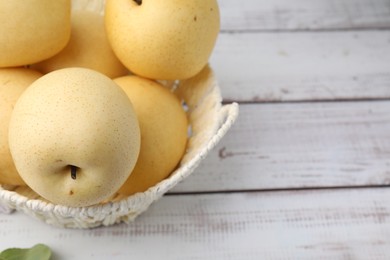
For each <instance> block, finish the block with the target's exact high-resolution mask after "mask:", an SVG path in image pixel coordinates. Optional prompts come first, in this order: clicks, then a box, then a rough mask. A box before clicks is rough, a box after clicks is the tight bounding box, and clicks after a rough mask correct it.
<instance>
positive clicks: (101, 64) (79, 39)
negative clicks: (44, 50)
mask: <svg viewBox="0 0 390 260" xmlns="http://www.w3.org/2000/svg"><path fill="white" fill-rule="evenodd" d="M69 67H84V68H89V69H93V70H96V71H99V72H101V73H103V74H105V75H106V76H108V77H110V78H115V77H119V76H123V75H126V74H128V70H127V69H126V68H125V66H123V65H122V63H121V62H120V61H119V60H118V58H117V57H116V56H115V54H114V52H113V51H112V49H111V46H110V44H109V43H108V40H107V36H106V34H105V29H104V17H103V16H102V15H100V14H98V13H95V12H90V11H84V10H73V11H72V35H71V37H70V40H69V42H68V44H67V45H66V47H65V48H64V49H63V50H62V51H61V52H60V53H58V54H57V55H55V56H54V57H52V58H50V59H48V60H45V61H43V62H40V63H38V64H34V65H33V66H32V68H35V69H37V70H39V71H41V72H43V73H48V72H51V71H54V70H58V69H62V68H69Z"/></svg>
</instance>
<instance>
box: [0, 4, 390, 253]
mask: <svg viewBox="0 0 390 260" xmlns="http://www.w3.org/2000/svg"><path fill="white" fill-rule="evenodd" d="M219 3H220V8H221V15H222V30H221V34H220V37H219V40H218V43H217V46H216V49H215V51H214V54H213V56H212V58H211V65H212V67H213V68H214V69H215V71H216V74H217V77H218V79H219V82H220V85H221V89H222V93H223V97H224V100H225V102H228V103H229V102H232V101H237V102H239V103H240V116H239V118H238V120H237V122H236V124H235V126H234V127H233V128H232V129H231V131H230V132H229V133H228V134H227V136H226V137H225V138H224V139H223V141H222V142H221V143H220V144H219V145H218V146H217V147H216V148H215V149H214V151H213V152H212V153H211V154H210V155H209V156H208V158H207V159H206V160H205V161H204V162H203V164H202V165H201V166H200V167H199V168H198V169H197V170H196V171H195V172H194V173H193V174H192V175H191V176H190V177H189V178H188V179H186V180H185V181H184V182H182V183H181V184H180V185H178V186H177V187H176V188H175V189H174V190H172V192H171V193H170V194H168V195H166V196H164V197H163V198H162V199H161V200H159V201H158V202H157V203H155V204H153V205H152V207H151V208H150V209H149V210H148V211H147V212H146V213H144V214H142V215H141V216H140V217H139V218H138V219H137V220H136V221H135V222H134V223H132V224H129V225H125V224H121V225H116V226H112V227H104V228H97V229H92V230H66V229H60V228H54V227H51V226H48V225H46V224H44V223H41V222H39V221H38V220H35V219H32V218H30V217H28V216H25V215H24V214H22V213H13V214H10V215H7V214H1V215H0V251H1V250H2V249H5V248H7V247H14V246H16V247H31V246H32V245H34V244H36V243H45V244H47V245H48V246H50V247H51V248H52V250H53V251H54V254H55V257H54V259H148V260H150V259H202V260H203V259H283V260H287V259H294V260H295V259H332V260H335V259H364V260H373V259H390V0H272V1H269V0H244V1H236V0H220V1H219Z"/></svg>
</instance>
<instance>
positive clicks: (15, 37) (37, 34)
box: [0, 0, 70, 67]
mask: <svg viewBox="0 0 390 260" xmlns="http://www.w3.org/2000/svg"><path fill="white" fill-rule="evenodd" d="M0 32H1V33H0V53H1V55H0V67H17V66H22V65H28V64H31V63H35V62H39V61H41V60H44V59H47V58H49V57H51V56H53V55H55V54H56V53H58V52H59V51H60V50H62V49H63V48H64V47H65V45H66V43H67V42H68V40H69V37H70V0H55V1H53V0H28V1H26V0H12V1H10V0H0Z"/></svg>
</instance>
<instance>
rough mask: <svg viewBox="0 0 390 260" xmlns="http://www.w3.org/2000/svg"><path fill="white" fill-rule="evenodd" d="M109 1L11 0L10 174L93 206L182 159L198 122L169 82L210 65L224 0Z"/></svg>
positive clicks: (7, 83)
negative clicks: (80, 6) (192, 122)
mask: <svg viewBox="0 0 390 260" xmlns="http://www.w3.org/2000/svg"><path fill="white" fill-rule="evenodd" d="M74 1H76V0H74ZM104 5H105V10H104V14H103V15H102V14H99V13H97V12H93V11H88V10H87V9H85V10H77V9H75V8H72V2H71V0H56V1H53V0H29V1H25V0H12V1H9V0H0V31H1V34H0V121H1V124H0V185H1V184H6V185H11V186H22V185H27V186H28V187H30V188H31V189H32V190H33V191H35V192H36V193H37V194H39V195H40V196H41V197H43V198H44V199H46V200H48V201H50V202H52V203H55V204H60V205H65V206H70V207H85V206H90V205H95V204H98V203H101V202H102V201H105V200H106V199H107V198H109V197H111V196H113V195H114V194H121V195H124V196H129V195H132V194H135V193H138V192H144V191H146V190H147V189H148V188H150V187H152V186H153V185H155V184H157V183H158V182H160V181H161V180H163V179H165V178H167V177H168V176H169V175H170V173H172V171H173V170H174V169H175V168H176V167H177V166H178V164H179V163H180V160H181V158H182V157H183V155H184V154H185V152H186V145H187V140H188V128H189V122H188V119H187V115H186V112H185V109H184V108H183V104H182V101H181V100H180V99H179V98H178V97H177V96H176V95H175V94H174V93H173V92H171V91H170V90H169V89H168V88H166V87H164V86H163V85H161V84H160V83H159V82H162V80H184V79H188V78H191V77H194V76H195V75H196V74H198V73H199V72H200V71H201V70H202V69H203V68H204V67H205V66H206V65H207V63H208V60H209V58H210V55H211V53H212V51H213V48H214V46H215V43H216V40H217V36H218V32H219V29H220V16H219V8H218V3H217V1H216V0H164V1H156V0H106V1H105V2H104Z"/></svg>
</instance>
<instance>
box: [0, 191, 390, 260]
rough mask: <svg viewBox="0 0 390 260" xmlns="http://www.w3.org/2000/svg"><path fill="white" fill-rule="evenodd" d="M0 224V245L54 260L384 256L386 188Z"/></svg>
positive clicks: (176, 200)
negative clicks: (131, 216) (67, 223)
mask: <svg viewBox="0 0 390 260" xmlns="http://www.w3.org/2000/svg"><path fill="white" fill-rule="evenodd" d="M0 225H1V229H0V241H1V242H0V251H1V250H2V249H4V248H7V247H13V246H18V247H28V246H31V245H33V244H35V243H45V244H47V245H49V246H50V247H51V248H52V249H53V250H54V252H55V256H56V259H57V257H58V259H148V260H151V259H194V260H195V259H202V260H203V259H224V260H225V259H235V260H240V259H245V260H248V259H267V260H274V259H278V260H287V259H303V260H304V259H332V260H335V259H336V260H337V259H345V260H347V259H364V260H374V259H375V260H377V259H389V258H390V189H360V190H325V191H300V192H294V191H289V192H269V193H264V192H254V193H237V194H214V195H210V194H208V195H196V196H165V197H163V198H162V199H161V200H160V201H158V202H157V203H155V204H154V205H153V206H152V207H151V208H150V209H149V210H148V211H147V212H145V213H144V214H143V215H141V216H140V217H139V218H138V219H137V220H136V221H135V222H134V223H132V224H130V225H116V226H112V227H106V228H97V229H92V230H64V229H58V228H52V227H50V226H48V225H46V224H44V223H41V222H38V221H36V220H34V219H30V218H28V217H27V216H24V215H22V214H21V213H18V214H11V215H0Z"/></svg>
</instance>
